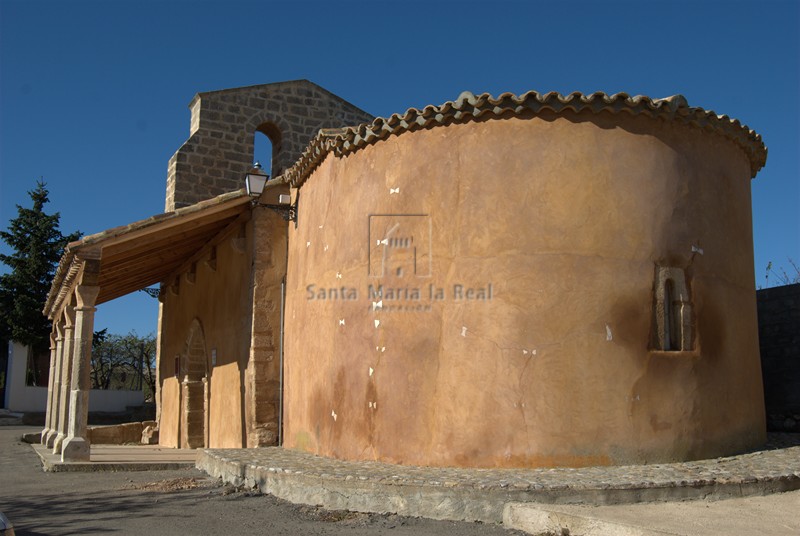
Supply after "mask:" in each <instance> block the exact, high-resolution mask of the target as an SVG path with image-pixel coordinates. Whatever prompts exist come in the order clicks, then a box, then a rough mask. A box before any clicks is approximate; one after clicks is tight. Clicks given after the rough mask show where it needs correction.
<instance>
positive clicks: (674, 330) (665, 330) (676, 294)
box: [653, 266, 694, 352]
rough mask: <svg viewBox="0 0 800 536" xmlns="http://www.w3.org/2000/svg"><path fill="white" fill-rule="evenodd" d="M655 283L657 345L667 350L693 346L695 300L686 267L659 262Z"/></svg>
mask: <svg viewBox="0 0 800 536" xmlns="http://www.w3.org/2000/svg"><path fill="white" fill-rule="evenodd" d="M654 287H655V299H654V308H653V309H654V319H653V326H654V331H655V333H654V337H653V341H654V344H653V346H654V348H655V349H657V350H662V351H665V352H685V351H690V350H692V348H693V344H694V343H693V339H694V334H693V319H692V304H691V302H690V301H689V291H688V287H687V284H686V275H685V274H684V271H683V270H682V269H681V268H672V267H663V266H657V267H656V281H655V285H654Z"/></svg>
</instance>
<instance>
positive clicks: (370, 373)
mask: <svg viewBox="0 0 800 536" xmlns="http://www.w3.org/2000/svg"><path fill="white" fill-rule="evenodd" d="M374 372H375V369H373V368H372V367H369V376H370V378H371V377H372V374H373V373H374Z"/></svg>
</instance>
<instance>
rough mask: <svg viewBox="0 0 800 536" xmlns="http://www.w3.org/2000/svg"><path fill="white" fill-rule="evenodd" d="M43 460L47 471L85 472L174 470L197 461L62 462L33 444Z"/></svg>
mask: <svg viewBox="0 0 800 536" xmlns="http://www.w3.org/2000/svg"><path fill="white" fill-rule="evenodd" d="M31 446H32V447H33V450H34V452H36V454H38V455H39V459H40V460H41V461H42V470H43V471H44V472H45V473H68V472H83V473H97V472H102V471H113V472H120V471H172V470H176V469H187V468H191V467H194V466H195V462H177V461H176V462H147V461H136V462H62V461H61V460H60V459H59V458H58V457H57V456H54V455H53V454H52V453H51V452H50V449H47V448H45V447H43V446H42V445H31Z"/></svg>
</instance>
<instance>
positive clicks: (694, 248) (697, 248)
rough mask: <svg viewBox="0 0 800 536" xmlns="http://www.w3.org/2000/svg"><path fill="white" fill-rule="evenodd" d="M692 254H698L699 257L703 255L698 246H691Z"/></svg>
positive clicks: (701, 249)
mask: <svg viewBox="0 0 800 536" xmlns="http://www.w3.org/2000/svg"><path fill="white" fill-rule="evenodd" d="M692 253H699V254H700V255H702V254H703V248H701V247H699V246H692Z"/></svg>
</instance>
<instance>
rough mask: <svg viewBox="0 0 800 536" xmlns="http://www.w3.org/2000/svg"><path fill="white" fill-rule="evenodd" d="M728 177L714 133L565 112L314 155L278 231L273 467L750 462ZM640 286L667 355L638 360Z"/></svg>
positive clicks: (755, 378)
mask: <svg viewBox="0 0 800 536" xmlns="http://www.w3.org/2000/svg"><path fill="white" fill-rule="evenodd" d="M750 176H751V168H750V164H749V161H748V159H747V157H746V156H745V154H744V153H743V151H742V150H741V149H740V148H739V147H738V146H736V145H735V144H734V143H732V142H731V141H730V140H728V139H725V138H724V137H722V136H720V135H718V134H716V133H710V132H705V131H702V130H700V129H699V128H694V127H690V126H687V125H683V124H678V123H672V122H670V121H663V120H657V119H653V118H648V117H643V116H638V117H629V116H627V115H625V114H620V115H611V114H607V113H599V114H576V113H572V112H569V111H564V112H562V113H561V114H559V115H555V114H553V113H547V112H542V113H540V114H539V115H538V116H536V117H532V116H531V117H510V118H503V119H492V120H485V121H481V120H474V121H471V122H465V123H461V124H450V125H447V126H438V127H435V128H427V129H421V130H417V131H415V132H405V133H402V134H400V135H398V136H391V137H389V138H388V139H386V140H384V141H378V142H376V143H374V144H371V145H367V146H366V147H363V148H361V149H359V150H358V151H355V152H353V153H351V154H349V155H347V156H335V155H334V154H333V153H330V154H328V155H327V157H326V158H325V160H324V161H323V162H322V164H321V165H319V167H317V168H316V170H315V171H313V173H311V175H310V176H309V177H308V180H307V181H306V182H305V183H304V184H303V185H302V187H301V188H300V189H299V218H298V225H297V227H296V228H295V227H294V226H290V229H289V233H290V234H289V244H290V246H289V261H288V274H287V296H286V333H287V336H286V350H285V411H286V413H285V446H287V447H289V448H294V449H300V450H305V451H309V452H313V453H317V454H321V455H326V456H333V457H337V458H343V459H350V460H384V461H388V462H394V463H404V464H419V465H437V466H481V467H495V466H499V467H535V466H551V465H559V466H562V465H563V466H585V465H595V464H629V463H652V462H663V461H672V460H686V459H693V458H701V457H706V456H719V455H724V454H730V453H734V452H740V451H742V450H744V449H747V448H750V447H754V446H756V445H759V444H760V443H762V442H763V441H764V439H765V427H764V408H763V393H762V387H761V380H760V377H761V376H760V374H761V372H760V365H759V354H758V339H757V325H756V310H755V289H754V274H753V253H752V224H751V204H750ZM659 267H662V268H670V269H672V268H676V269H677V270H678V271H677V272H675V273H680V274H683V276H685V288H684V289H683V290H681V289H677V290H673V292H675V293H677V294H680V293H681V292H685V293H686V294H687V295H688V298H687V297H685V296H684V298H685V299H686V302H685V303H684V304H683V305H685V306H686V310H685V314H686V318H688V324H686V325H685V326H683V327H684V328H685V329H688V330H689V331H688V333H689V347H688V348H686V349H684V350H683V351H661V350H659V349H658V343H657V340H658V337H657V336H656V335H657V333H656V332H657V331H658V329H659V328H658V303H657V302H658V299H657V297H656V287H657V280H658V277H659V276H658V273H659V272H658V270H659ZM670 273H671V272H670ZM675 303H677V302H675Z"/></svg>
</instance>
